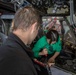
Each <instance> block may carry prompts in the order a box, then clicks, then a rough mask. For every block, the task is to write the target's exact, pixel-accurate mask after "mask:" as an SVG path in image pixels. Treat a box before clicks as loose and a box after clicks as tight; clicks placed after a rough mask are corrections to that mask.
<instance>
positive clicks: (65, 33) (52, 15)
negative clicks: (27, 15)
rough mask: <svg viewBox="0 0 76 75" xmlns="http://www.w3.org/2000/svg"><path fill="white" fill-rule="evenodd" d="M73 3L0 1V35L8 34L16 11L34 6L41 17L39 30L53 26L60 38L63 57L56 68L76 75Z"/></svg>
mask: <svg viewBox="0 0 76 75" xmlns="http://www.w3.org/2000/svg"><path fill="white" fill-rule="evenodd" d="M75 3H76V1H75V0H0V33H2V34H3V35H4V34H5V35H8V34H9V28H10V26H11V21H12V19H13V18H14V14H15V12H16V11H17V9H19V8H22V7H24V6H27V5H32V6H34V7H35V8H36V9H37V10H38V11H39V13H40V14H41V16H42V21H43V23H42V28H41V29H42V30H44V29H46V28H47V27H50V28H51V27H52V26H55V27H56V29H57V30H58V32H59V34H60V36H61V39H62V50H63V51H64V52H65V55H60V56H59V57H58V58H57V60H56V66H58V67H60V68H62V69H65V70H67V71H71V72H73V73H76V42H75V41H76V24H75V20H76V17H75V15H76V10H75ZM74 10H75V11H74ZM41 35H42V34H41ZM39 36H40V35H39ZM4 37H5V36H4ZM0 43H2V39H1V36H0Z"/></svg>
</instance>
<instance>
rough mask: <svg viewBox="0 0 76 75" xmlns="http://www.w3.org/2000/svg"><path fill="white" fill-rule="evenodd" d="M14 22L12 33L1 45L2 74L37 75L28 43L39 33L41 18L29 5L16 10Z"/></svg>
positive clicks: (0, 61) (0, 68) (0, 65)
mask: <svg viewBox="0 0 76 75" xmlns="http://www.w3.org/2000/svg"><path fill="white" fill-rule="evenodd" d="M13 22H14V23H12V24H13V31H12V33H11V34H10V35H9V36H8V38H7V40H6V42H5V43H4V44H3V45H2V46H1V47H0V75H37V72H36V70H35V67H34V64H33V62H32V51H31V50H30V48H28V44H31V43H32V41H33V40H34V39H35V37H36V35H37V33H38V29H39V25H40V24H41V18H40V16H39V15H38V12H37V11H36V10H35V9H34V8H33V7H28V6H27V7H24V8H22V9H19V10H18V11H17V12H16V14H15V17H14V19H13Z"/></svg>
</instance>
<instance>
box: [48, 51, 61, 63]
mask: <svg viewBox="0 0 76 75" xmlns="http://www.w3.org/2000/svg"><path fill="white" fill-rule="evenodd" d="M59 54H60V52H55V54H54V55H53V56H52V57H51V58H50V59H49V60H48V62H49V63H51V62H55V59H56V57H57V56H58V55H59Z"/></svg>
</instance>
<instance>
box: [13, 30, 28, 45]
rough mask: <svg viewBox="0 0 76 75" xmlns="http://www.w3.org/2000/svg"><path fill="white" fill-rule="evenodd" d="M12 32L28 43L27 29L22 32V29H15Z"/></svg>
mask: <svg viewBox="0 0 76 75" xmlns="http://www.w3.org/2000/svg"><path fill="white" fill-rule="evenodd" d="M13 33H14V34H15V35H16V36H18V37H19V38H20V39H21V40H22V42H23V43H24V44H25V45H28V44H29V38H28V32H27V31H26V32H23V31H22V30H20V29H18V30H16V31H13Z"/></svg>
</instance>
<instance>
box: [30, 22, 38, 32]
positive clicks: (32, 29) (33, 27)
mask: <svg viewBox="0 0 76 75" xmlns="http://www.w3.org/2000/svg"><path fill="white" fill-rule="evenodd" d="M36 25H37V22H35V23H34V24H33V25H32V26H31V32H32V33H33V32H34V31H35V30H36Z"/></svg>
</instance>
